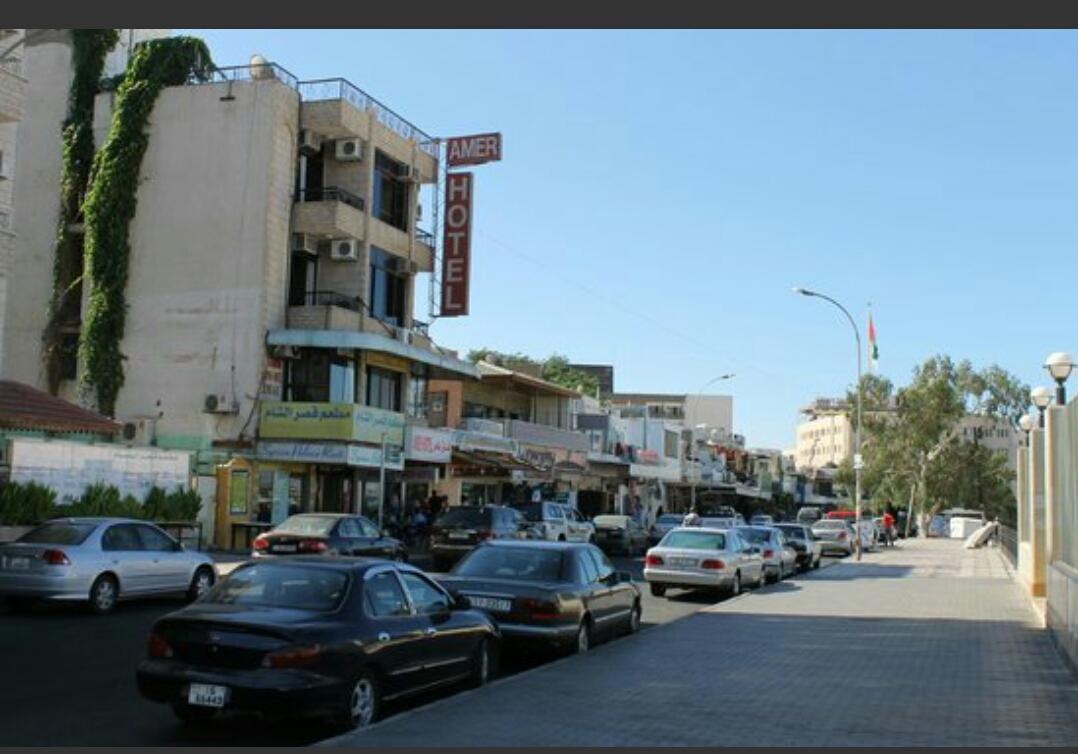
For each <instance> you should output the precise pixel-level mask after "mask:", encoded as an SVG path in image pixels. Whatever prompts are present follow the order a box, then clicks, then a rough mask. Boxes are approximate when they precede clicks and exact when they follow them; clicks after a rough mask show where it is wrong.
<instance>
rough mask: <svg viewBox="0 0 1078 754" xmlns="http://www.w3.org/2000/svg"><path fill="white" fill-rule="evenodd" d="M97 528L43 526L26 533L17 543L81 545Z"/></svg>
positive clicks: (57, 525) (78, 525)
mask: <svg viewBox="0 0 1078 754" xmlns="http://www.w3.org/2000/svg"><path fill="white" fill-rule="evenodd" d="M97 526H98V525H97V524H69V523H54V524H42V525H41V526H39V527H37V528H36V529H33V530H31V531H28V532H26V533H25V534H23V535H22V536H21V537H19V538H18V539H17V540H16V541H17V542H25V543H27V544H31V545H81V544H82V543H83V542H85V541H86V538H87V537H88V536H90V532H92V531H93V530H94V529H96V528H97Z"/></svg>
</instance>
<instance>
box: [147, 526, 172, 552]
mask: <svg viewBox="0 0 1078 754" xmlns="http://www.w3.org/2000/svg"><path fill="white" fill-rule="evenodd" d="M138 535H139V538H140V539H141V540H142V549H143V550H152V551H153V552H174V551H175V550H176V543H175V542H174V541H173V540H172V538H171V537H169V536H168V535H167V534H165V533H164V532H163V531H161V530H160V529H156V528H154V527H152V526H146V525H145V524H140V525H139V527H138Z"/></svg>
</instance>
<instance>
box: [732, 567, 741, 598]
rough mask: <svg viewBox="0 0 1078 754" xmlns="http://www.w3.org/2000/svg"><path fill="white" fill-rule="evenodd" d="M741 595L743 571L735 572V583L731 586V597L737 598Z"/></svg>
mask: <svg viewBox="0 0 1078 754" xmlns="http://www.w3.org/2000/svg"><path fill="white" fill-rule="evenodd" d="M739 594H741V571H735V572H734V583H733V584H731V585H730V596H731V597H736V596H737V595H739Z"/></svg>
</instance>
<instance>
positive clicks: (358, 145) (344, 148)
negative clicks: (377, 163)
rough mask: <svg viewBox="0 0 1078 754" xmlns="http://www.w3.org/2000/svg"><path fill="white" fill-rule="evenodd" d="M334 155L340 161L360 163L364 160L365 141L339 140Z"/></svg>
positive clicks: (335, 145)
mask: <svg viewBox="0 0 1078 754" xmlns="http://www.w3.org/2000/svg"><path fill="white" fill-rule="evenodd" d="M333 153H334V155H335V156H336V157H337V159H338V160H345V161H351V162H358V161H360V160H362V159H363V140H362V139H337V141H336V142H335V143H334V152H333Z"/></svg>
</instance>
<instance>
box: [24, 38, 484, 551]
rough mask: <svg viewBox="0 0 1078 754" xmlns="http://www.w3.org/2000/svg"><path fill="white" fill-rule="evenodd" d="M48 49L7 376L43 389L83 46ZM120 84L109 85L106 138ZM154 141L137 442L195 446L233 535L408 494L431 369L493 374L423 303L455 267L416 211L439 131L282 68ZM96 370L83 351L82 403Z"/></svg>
mask: <svg viewBox="0 0 1078 754" xmlns="http://www.w3.org/2000/svg"><path fill="white" fill-rule="evenodd" d="M31 55H32V56H33V57H34V60H33V61H32V62H34V63H35V70H34V74H33V76H32V77H31V87H32V90H33V92H34V105H33V108H32V112H31V114H32V115H33V119H34V130H35V131H36V132H37V138H36V139H31V140H28V143H29V145H30V146H29V147H28V151H31V152H32V153H33V154H34V157H35V160H34V162H33V164H34V169H33V171H32V173H31V174H30V175H29V177H28V179H27V182H26V190H27V199H28V206H34V207H39V208H44V209H43V211H40V212H37V213H35V214H33V215H31V216H29V217H27V218H26V220H27V223H26V224H27V226H28V227H27V229H28V233H27V237H26V239H25V244H23V242H22V240H20V253H19V254H18V255H17V265H16V271H15V274H16V277H17V279H18V280H19V285H18V295H17V296H13V297H12V299H11V300H10V301H9V304H8V314H9V318H8V319H9V321H8V323H7V324H6V325H5V336H6V337H8V338H10V339H12V340H13V341H14V342H15V343H17V347H16V348H15V349H13V350H12V353H13V354H15V357H14V358H12V359H11V360H10V363H9V366H8V368H6V369H5V372H6V376H9V377H12V378H13V379H18V380H21V381H24V382H28V383H30V384H34V385H38V386H43V383H44V380H43V374H42V369H41V345H40V344H41V334H42V330H43V328H44V326H45V309H46V305H47V302H48V296H49V291H50V286H51V269H52V253H53V245H52V241H53V235H54V233H55V222H56V210H55V207H56V206H57V204H58V197H59V166H60V162H59V128H58V126H59V123H60V122H61V121H62V120H63V117H64V109H65V108H64V105H65V100H66V96H67V88H68V86H69V83H70V70H69V68H70V49H69V48H68V47H67V46H65V45H64V44H62V43H54V44H50V45H48V49H39V50H34V51H31ZM39 72H40V76H39V75H38V73H39ZM114 96H115V95H114V94H112V93H104V94H100V95H98V98H97V101H96V105H95V114H94V131H95V138H96V139H97V140H98V143H100V142H101V140H102V139H103V138H104V136H105V134H106V132H107V129H108V125H109V121H110V118H111V114H112V108H113V100H114ZM147 133H148V137H149V146H148V149H147V152H146V155H145V157H144V159H143V163H142V169H141V175H140V185H139V189H138V196H137V202H138V204H137V207H138V209H137V214H136V215H135V218H134V220H133V221H132V223H131V225H130V240H131V256H130V276H129V280H128V283H127V289H126V296H127V302H128V314H127V323H126V332H125V335H124V338H123V341H122V343H121V351H122V353H124V355H125V356H126V361H125V383H124V385H123V387H122V389H121V390H120V393H119V396H118V400H117V404H116V418H117V419H118V420H120V421H121V422H124V423H125V425H126V430H125V437H126V438H127V439H128V440H129V441H130V442H132V443H139V444H154V445H158V446H162V447H170V448H182V449H187V450H191V451H194V457H195V459H196V469H195V471H196V472H197V473H198V474H199V475H200V477H201V485H200V489H202V490H203V491H204V497H205V498H206V499H207V501H211V500H214V499H215V500H216V506H210V510H208V511H207V513H206V514H205V517H204V523H205V524H206V525H207V527H211V526H212V528H213V529H215V534H216V539H217V543H218V544H228V543H230V542H231V540H232V538H233V537H234V536H235V535H236V533H237V531H239V532H241V533H243V532H249V531H250V529H249V527H247V524H250V523H252V522H255V521H256V520H263V519H264V520H266V521H267V522H268V521H269V520H274V521H276V520H279V519H280V518H282V517H283V516H284V515H287V511H288V510H289V508H298V509H317V510H354V509H357V508H361V507H363V508H365V509H366V510H368V512H369V511H370V509H371V506H372V505H373V507H374V508H377V507H378V503H377V501H378V499H379V498H381V499H383V500H384V499H386V498H388V497H389V495H388V491H389V490H394V489H399V491H400V494H404V488H403V483H404V477H403V474H404V472H405V464H404V458H403V454H402V452H401V448H402V447H403V445H404V443H405V439H404V437H405V432H406V427H407V426H409V425H423V424H425V423H426V412H427V398H426V394H427V384H428V380H430V379H432V378H439V377H440V378H453V379H461V378H464V379H467V378H475V377H477V372H476V369H475V367H474V366H473V365H471V364H468V363H465V362H462V361H461V360H459V359H458V358H456V354H455V353H453V352H448V351H445V350H443V349H440V348H439V347H437V346H436V345H435V344H434V343H432V342H431V340H430V338H429V337H428V336H427V334H426V331H425V327H423V326H422V325H421V324H420V323H416V322H414V321H413V315H412V312H413V307H414V298H415V295H414V291H415V275H416V274H417V273H419V272H430V271H431V270H432V269H433V266H434V264H435V248H434V242H433V236H432V234H431V233H429V232H426V231H423V230H421V229H420V228H419V227H418V224H417V214H418V209H417V203H418V195H419V188H420V187H421V186H423V185H427V186H431V185H434V184H436V182H437V180H438V174H439V159H438V158H439V143H438V141H437V140H435V139H433V138H432V137H430V136H428V135H427V134H425V133H423V132H422V131H420V130H419V129H418V128H416V127H415V126H413V125H412V124H411V123H409V122H408V121H406V120H405V119H404V118H402V117H401V116H399V115H398V114H396V113H394V112H393V111H392V110H390V109H389V108H387V107H386V106H385V105H383V104H382V103H380V102H378V101H376V100H374V99H373V98H371V97H370V96H369V95H367V94H366V93H364V92H363V91H362V90H360V89H359V88H358V87H356V86H354V85H353V84H351V83H350V82H348V81H346V80H344V79H332V80H322V81H317V82H300V81H298V80H297V79H296V77H294V76H292V75H291V74H290V73H288V72H287V71H286V70H285V69H283V68H282V67H280V66H277V65H273V64H268V63H265V62H264V61H262V62H252V64H251V65H249V66H240V67H235V68H224V69H220V70H219V72H218V74H217V75H216V76H215V78H214V80H213V81H211V82H209V83H204V84H192V85H184V86H176V87H169V88H166V89H165V90H163V91H162V93H161V95H160V97H159V98H158V100H157V103H156V106H155V108H154V110H153V113H152V114H151V116H150V121H149V127H148V131H147ZM28 173H30V171H28ZM21 197H22V187H20V189H19V198H18V200H19V201H21ZM84 296H85V291H84ZM83 310H84V313H85V299H84V303H83ZM75 325H76V330H75V332H76V333H77V326H78V325H77V323H75ZM81 368H82V365H80V364H77V363H74V361H72V363H71V364H70V368H69V372H68V373H69V376H70V377H71V378H72V379H69V380H67V381H65V383H64V385H63V386H62V388H61V394H62V395H67V396H74V395H75V386H76V384H77V378H78V376H79V374H80V371H79V370H81ZM383 444H384V445H385V446H386V447H387V448H388V449H389V454H388V455H389V456H391V460H390V462H389V463H388V472H387V474H386V475H385V476H384V479H385V485H382V479H383V475H382V474H381V470H382V469H381V467H382V465H383V464H382V450H381V446H382V445H383ZM372 458H373V460H372ZM222 464H225V465H224V466H222ZM398 485H401V486H398ZM215 488H216V489H218V490H219V491H220V494H215V493H214V490H215ZM214 507H215V508H216V514H214V513H213V508H214ZM237 526H240V527H244V528H240V529H237Z"/></svg>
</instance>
